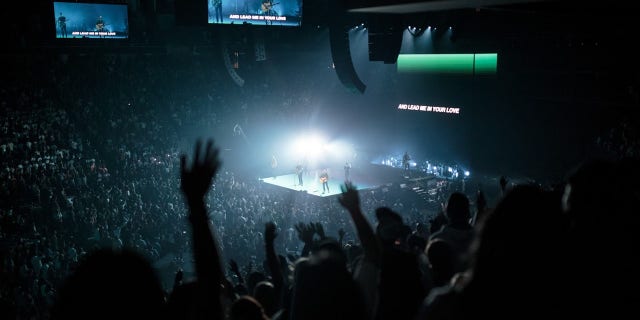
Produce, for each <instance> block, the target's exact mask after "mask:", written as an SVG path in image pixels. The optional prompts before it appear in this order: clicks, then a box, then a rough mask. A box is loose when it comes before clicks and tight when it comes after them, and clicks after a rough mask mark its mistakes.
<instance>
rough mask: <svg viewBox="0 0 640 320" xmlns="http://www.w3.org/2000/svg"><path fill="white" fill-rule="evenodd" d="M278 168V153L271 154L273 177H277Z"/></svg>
mask: <svg viewBox="0 0 640 320" xmlns="http://www.w3.org/2000/svg"><path fill="white" fill-rule="evenodd" d="M277 169H278V159H276V155H275V154H273V155H271V172H272V173H273V178H274V179H275V178H276V175H277V174H276V170H277Z"/></svg>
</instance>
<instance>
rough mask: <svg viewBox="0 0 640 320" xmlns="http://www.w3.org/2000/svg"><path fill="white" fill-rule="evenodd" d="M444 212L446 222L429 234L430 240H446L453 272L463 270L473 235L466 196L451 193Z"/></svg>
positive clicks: (466, 262) (465, 266)
mask: <svg viewBox="0 0 640 320" xmlns="http://www.w3.org/2000/svg"><path fill="white" fill-rule="evenodd" d="M445 214H446V218H447V223H446V224H445V225H444V226H442V228H441V229H440V230H438V231H436V232H434V233H433V234H431V237H430V241H433V240H436V239H440V240H443V241H446V242H447V243H448V244H449V245H450V246H451V249H452V250H453V254H454V257H455V264H454V267H455V272H463V271H465V270H466V269H467V267H468V254H469V246H470V244H471V241H473V238H474V236H475V229H474V227H473V226H472V225H471V211H470V208H469V199H468V198H467V196H466V195H465V194H463V193H460V192H454V193H452V194H451V195H450V196H449V201H448V202H447V206H446V207H445Z"/></svg>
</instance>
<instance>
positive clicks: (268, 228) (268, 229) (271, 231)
mask: <svg viewBox="0 0 640 320" xmlns="http://www.w3.org/2000/svg"><path fill="white" fill-rule="evenodd" d="M277 236H278V231H277V230H276V224H275V223H274V222H273V221H269V222H267V223H266V224H265V225H264V242H265V243H273V240H275V238H276V237H277Z"/></svg>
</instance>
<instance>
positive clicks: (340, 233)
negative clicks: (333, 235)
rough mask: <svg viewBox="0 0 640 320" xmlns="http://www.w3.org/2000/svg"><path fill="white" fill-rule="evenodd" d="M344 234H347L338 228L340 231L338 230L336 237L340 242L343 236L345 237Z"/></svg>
mask: <svg viewBox="0 0 640 320" xmlns="http://www.w3.org/2000/svg"><path fill="white" fill-rule="evenodd" d="M346 234H347V233H346V232H345V231H344V229H343V228H340V230H338V237H339V238H340V240H341V241H342V239H344V236H345V235H346Z"/></svg>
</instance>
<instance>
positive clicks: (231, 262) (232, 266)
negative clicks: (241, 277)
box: [229, 259, 240, 274]
mask: <svg viewBox="0 0 640 320" xmlns="http://www.w3.org/2000/svg"><path fill="white" fill-rule="evenodd" d="M229 270H231V271H232V272H233V273H235V274H238V273H240V267H238V263H237V262H236V261H235V260H233V259H231V260H229Z"/></svg>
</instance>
